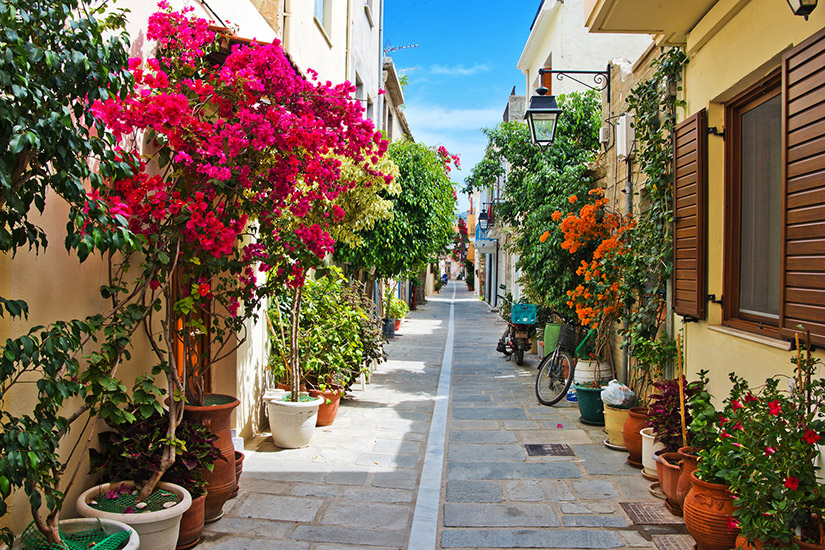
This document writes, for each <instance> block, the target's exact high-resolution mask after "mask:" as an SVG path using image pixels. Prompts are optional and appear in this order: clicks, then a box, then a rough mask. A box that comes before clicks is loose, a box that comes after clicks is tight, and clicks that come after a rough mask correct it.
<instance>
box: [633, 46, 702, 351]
mask: <svg viewBox="0 0 825 550" xmlns="http://www.w3.org/2000/svg"><path fill="white" fill-rule="evenodd" d="M686 62H687V57H686V55H685V53H684V52H683V51H682V50H681V49H679V48H671V49H668V50H665V51H664V52H662V54H661V55H660V56H659V57H658V58H657V59H656V60H655V61H654V62H653V66H654V67H655V68H656V71H655V72H654V73H653V75H652V76H651V77H650V78H649V79H647V80H645V81H643V82H640V83H639V84H637V85H636V86H635V87H634V88H633V90H632V91H631V94H630V96H629V97H628V99H627V101H628V107H629V108H630V109H632V110H633V111H635V129H636V140H637V143H638V156H637V159H638V163H639V171H640V173H641V174H642V175H643V178H642V179H643V180H644V183H643V184H642V188H641V190H640V192H639V194H640V199H641V201H640V202H641V209H640V212H639V214H638V215H637V216H636V217H635V218H636V224H635V226H634V227H632V228H631V229H629V230H628V231H627V233H626V234H625V239H626V243H627V247H628V248H629V249H630V250H631V251H632V253H631V254H626V255H624V257H623V258H624V261H625V264H626V265H625V269H624V278H623V283H622V284H623V292H624V293H625V295H626V300H625V303H626V304H627V306H628V312H627V314H628V317H629V319H628V320H629V323H628V325H629V329H628V330H627V333H626V334H625V344H626V345H629V346H630V348H631V350H633V351H634V356H635V358H636V360H637V362H638V363H640V364H645V363H648V364H649V363H652V361H651V359H652V357H650V358H648V357H647V355H649V354H647V353H645V351H644V350H646V349H649V348H651V346H649V345H647V344H649V343H651V342H654V343H658V342H663V341H662V340H656V337H657V334H658V332H659V328H660V327H661V324H662V322H663V321H664V319H665V310H666V306H667V298H666V294H667V284H668V281H669V280H670V278H671V275H672V273H673V173H672V172H673V141H672V135H673V128H674V126H675V125H676V108H677V107H679V106H682V105H683V104H684V102H683V101H681V100H679V99H677V92H678V91H679V90H681V87H680V86H679V82H680V80H681V76H682V68H683V66H684V64H685V63H686ZM663 345H665V344H664V343H663ZM653 347H654V348H655V347H656V346H653ZM653 351H654V352H655V350H653ZM652 355H657V354H656V353H653V354H652ZM659 355H660V354H659Z"/></svg>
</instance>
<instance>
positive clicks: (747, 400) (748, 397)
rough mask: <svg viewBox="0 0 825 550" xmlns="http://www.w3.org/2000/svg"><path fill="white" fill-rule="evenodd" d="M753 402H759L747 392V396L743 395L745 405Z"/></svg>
mask: <svg viewBox="0 0 825 550" xmlns="http://www.w3.org/2000/svg"><path fill="white" fill-rule="evenodd" d="M754 401H759V399H757V398H756V396H754V395H753V394H752V393H751V392H748V393H747V395H745V403H751V402H754Z"/></svg>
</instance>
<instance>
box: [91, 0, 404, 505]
mask: <svg viewBox="0 0 825 550" xmlns="http://www.w3.org/2000/svg"><path fill="white" fill-rule="evenodd" d="M159 6H160V7H161V10H160V11H158V12H157V13H155V14H154V15H152V16H151V18H150V20H149V25H148V28H147V37H148V38H150V39H152V40H155V41H156V42H157V46H158V52H159V55H158V58H157V59H154V58H152V59H132V60H130V69H131V71H132V73H133V74H134V78H135V88H134V90H132V91H131V92H130V93H129V94H128V95H126V96H125V97H123V98H120V97H112V98H109V99H107V100H106V101H100V102H98V103H97V104H96V105H95V107H94V111H95V114H96V115H97V116H98V117H100V119H101V120H103V121H104V122H105V123H106V125H107V127H108V128H110V129H111V130H112V131H113V132H115V133H116V134H117V135H119V136H121V137H122V139H123V142H124V143H125V144H127V147H126V148H125V150H124V151H123V152H122V155H123V162H124V163H127V164H129V165H131V166H132V167H133V170H134V176H132V177H131V178H128V179H122V180H119V181H115V182H113V185H112V188H111V191H110V192H109V193H107V194H106V195H105V196H101V197H100V200H102V201H104V202H106V203H107V204H108V205H109V207H110V208H111V209H112V211H114V212H117V213H119V214H121V215H122V216H123V217H124V218H125V219H127V220H128V221H129V224H130V228H131V229H132V231H133V232H134V233H135V234H137V235H139V236H140V237H141V242H142V243H143V246H142V248H141V250H140V253H139V254H133V255H131V256H128V257H126V258H125V259H124V260H123V261H122V262H120V263H119V264H118V265H116V266H114V267H113V269H112V273H113V279H114V281H113V282H112V284H111V287H112V291H113V292H116V293H120V294H124V293H129V294H131V295H134V296H136V297H138V299H139V300H140V301H141V303H143V304H146V305H150V306H151V309H152V310H153V311H156V312H157V313H156V314H153V315H149V316H147V318H146V319H145V321H144V324H145V326H146V332H147V334H148V335H149V337H150V338H149V340H150V341H151V345H152V348H153V350H154V353H155V355H156V358H157V361H158V370H160V371H163V372H164V373H165V374H166V378H167V384H168V391H169V394H170V397H171V403H172V406H171V407H170V409H171V415H172V421H170V423H169V432H168V433H167V438H168V439H169V441H172V442H173V441H175V439H174V430H175V426H176V424H177V422H178V421H179V419H180V416H181V414H182V409H183V402H184V399H186V400H188V401H189V402H191V403H193V404H202V403H203V401H202V399H203V392H204V387H203V375H204V373H205V372H206V371H207V370H208V369H209V368H210V367H211V365H213V364H214V363H216V362H217V361H220V360H221V359H222V358H224V357H226V356H227V355H228V354H229V353H230V352H231V351H233V350H234V349H235V348H236V347H237V346H238V345H239V344H240V342H242V341H243V339H244V326H245V320H247V319H248V318H250V317H256V316H257V314H258V310H259V305H260V302H261V300H263V299H264V298H265V297H266V296H268V295H269V294H271V293H272V292H273V291H274V289H276V288H279V287H282V286H284V285H285V286H286V287H288V288H290V289H292V290H293V292H294V299H293V310H292V320H291V321H292V323H291V324H292V326H293V327H297V326H298V323H297V320H298V318H299V316H300V304H301V287H302V286H303V284H304V280H305V277H306V275H307V271H308V270H310V269H319V270H320V269H322V268H323V261H324V258H325V257H326V256H327V255H328V254H330V253H332V252H333V245H334V243H335V241H334V238H333V236H332V235H331V230H332V227H334V225H335V224H336V223H339V222H341V221H342V220H344V219H345V218H346V216H347V212H346V211H345V210H344V209H343V208H342V207H341V205H340V204H341V203H342V201H343V199H342V197H343V196H344V195H346V194H348V193H357V191H358V189H359V188H360V187H364V186H370V185H379V186H380V185H386V184H389V183H391V181H392V179H393V177H392V175H391V174H388V173H385V172H384V171H382V169H383V168H385V167H384V166H382V165H381V162H382V157H383V155H384V153H385V152H386V150H387V142H386V141H385V140H384V139H383V138H382V137H381V134H380V133H378V132H376V130H375V128H374V126H373V124H372V122H370V121H369V120H365V119H364V118H363V109H362V108H361V107H360V105H359V104H358V103H357V102H356V101H354V100H352V99H351V94H352V92H354V91H355V87H354V86H353V85H351V84H350V83H348V82H347V83H343V84H340V85H335V86H333V85H331V84H330V83H329V82H327V83H322V82H319V81H318V80H317V75H316V74H315V73H314V72H312V71H309V72H308V76H307V77H306V78H305V77H303V76H302V75H301V74H299V72H298V71H297V70H296V68H295V67H294V66H293V65H292V63H291V62H290V60H289V59H288V58H287V57H286V55H285V54H284V52H283V50H282V48H281V46H280V45H279V44H278V43H277V42H275V43H272V44H261V43H256V42H252V43H245V44H232V43H231V40H230V39H229V38H227V37H226V36H223V35H220V34H216V33H215V32H214V31H213V30H211V29H210V27H209V24H208V22H207V21H204V20H202V19H198V18H196V17H193V16H192V14H191V13H189V12H190V11H191V8H186V9H184V10H183V11H172V10H171V9H170V8H169V6H168V5H167V4H166V3H165V2H161V3H160V4H159ZM345 164H346V165H347V166H348V167H349V168H348V169H347V170H342V167H343V166H344V165H345ZM353 170H354V171H356V172H358V173H360V174H361V175H364V177H358V178H355V177H353V176H352V173H353ZM359 186H360V187H359ZM136 274H137V277H136V276H135V275H136ZM163 306H165V307H163ZM155 315H156V316H157V317H158V318H154V316H155ZM293 333H294V334H293V337H292V342H291V346H290V349H291V358H290V365H291V366H292V367H293V369H297V368H298V365H299V361H298V345H297V336H296V334H297V331H293ZM175 350H177V352H176V351H175ZM299 379H300V376H299V375H296V376H293V377H292V380H293V381H294V382H295V387H294V388H293V399H297V397H298V396H297V394H298V388H297V381H298V380H299ZM174 456H175V449H174V445H170V446H169V447H168V448H167V450H166V452H165V454H164V468H161V471H159V472H158V474H157V475H156V477H155V478H153V479H152V480H150V482H149V483H148V484H147V485H146V486H145V487H144V488H143V493H142V495H146V494H148V492H149V491H151V489H152V486H153V485H154V481H156V480H157V479H159V478H160V476H161V475H162V473H163V470H164V469H165V466H168V464H171V463H172V462H173V461H174Z"/></svg>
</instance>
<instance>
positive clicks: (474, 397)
mask: <svg viewBox="0 0 825 550" xmlns="http://www.w3.org/2000/svg"><path fill="white" fill-rule="evenodd" d="M451 401H452V402H453V403H465V402H471V403H481V402H489V401H490V396H489V395H478V394H475V393H468V394H467V395H455V394H453V396H452V398H451Z"/></svg>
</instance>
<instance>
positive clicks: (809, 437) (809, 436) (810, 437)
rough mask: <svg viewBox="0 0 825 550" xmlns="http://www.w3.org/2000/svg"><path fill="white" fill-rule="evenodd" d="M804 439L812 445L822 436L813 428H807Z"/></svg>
mask: <svg viewBox="0 0 825 550" xmlns="http://www.w3.org/2000/svg"><path fill="white" fill-rule="evenodd" d="M802 439H803V440H804V441H805V442H806V443H810V444H811V445H813V444H814V443H816V442H817V441H819V440H820V439H821V437H819V434H818V433H816V432H815V431H813V430H805V436H804V437H803V438H802Z"/></svg>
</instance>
